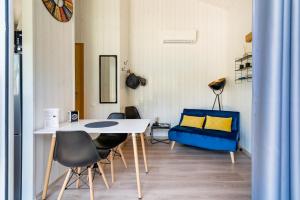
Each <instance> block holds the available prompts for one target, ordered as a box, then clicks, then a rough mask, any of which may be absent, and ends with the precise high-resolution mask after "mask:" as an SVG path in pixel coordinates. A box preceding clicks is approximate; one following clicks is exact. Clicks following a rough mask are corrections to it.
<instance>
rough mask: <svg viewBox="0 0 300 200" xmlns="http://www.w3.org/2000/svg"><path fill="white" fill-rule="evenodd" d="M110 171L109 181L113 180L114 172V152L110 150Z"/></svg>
mask: <svg viewBox="0 0 300 200" xmlns="http://www.w3.org/2000/svg"><path fill="white" fill-rule="evenodd" d="M110 173H111V182H112V183H114V182H115V172H114V152H113V151H111V152H110Z"/></svg>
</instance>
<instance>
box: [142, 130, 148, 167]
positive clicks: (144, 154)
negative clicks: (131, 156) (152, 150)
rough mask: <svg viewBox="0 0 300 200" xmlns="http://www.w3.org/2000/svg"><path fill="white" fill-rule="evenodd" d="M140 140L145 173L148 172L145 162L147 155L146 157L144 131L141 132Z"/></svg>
mask: <svg viewBox="0 0 300 200" xmlns="http://www.w3.org/2000/svg"><path fill="white" fill-rule="evenodd" d="M141 142H142V149H143V156H144V165H145V171H146V173H148V164H147V157H146V148H145V138H144V133H141Z"/></svg>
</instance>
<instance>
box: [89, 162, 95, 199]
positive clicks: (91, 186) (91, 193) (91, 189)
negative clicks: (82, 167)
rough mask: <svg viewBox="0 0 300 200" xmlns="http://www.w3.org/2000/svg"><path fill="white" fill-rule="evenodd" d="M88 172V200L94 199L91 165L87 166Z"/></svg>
mask: <svg viewBox="0 0 300 200" xmlns="http://www.w3.org/2000/svg"><path fill="white" fill-rule="evenodd" d="M88 174H89V186H90V200H94V186H93V176H92V167H89V168H88Z"/></svg>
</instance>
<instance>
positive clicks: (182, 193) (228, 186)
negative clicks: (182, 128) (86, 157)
mask: <svg viewBox="0 0 300 200" xmlns="http://www.w3.org/2000/svg"><path fill="white" fill-rule="evenodd" d="M138 149H139V162H140V172H141V185H142V191H143V200H202V199H203V200H249V199H251V160H250V158H248V157H247V156H246V155H245V154H243V153H241V152H238V153H237V154H236V163H235V164H232V163H231V160H230V155H229V153H224V152H214V151H206V150H203V149H199V148H193V147H188V146H184V145H180V144H176V145H175V148H174V150H173V151H171V150H170V147H169V145H166V144H161V143H158V144H154V145H150V144H147V143H146V149H147V156H148V167H149V174H146V173H144V171H145V169H144V165H143V157H142V152H141V145H140V144H139V146H138ZM123 153H124V156H125V157H126V160H127V165H128V169H125V167H124V165H123V163H122V160H121V158H117V159H116V160H115V162H114V165H115V179H116V180H115V183H114V184H112V183H111V182H109V185H110V189H109V190H107V189H106V188H105V185H104V183H103V181H102V178H101V177H100V176H99V175H96V176H95V180H94V190H95V199H101V200H132V199H137V190H136V182H135V169H134V159H133V151H132V144H131V141H128V142H127V144H126V145H125V146H124V147H123ZM104 171H105V172H106V176H107V179H108V180H111V177H110V166H109V165H105V166H104ZM62 181H63V180H59V181H58V182H57V183H56V184H55V185H52V186H51V187H50V188H49V193H48V195H49V198H48V199H49V200H54V199H56V198H57V196H58V193H59V189H60V187H61V185H62ZM38 199H39V198H38ZM63 199H65V200H76V199H89V190H88V189H77V190H76V189H72V190H66V191H65V193H64V196H63Z"/></svg>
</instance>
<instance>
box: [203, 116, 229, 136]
mask: <svg viewBox="0 0 300 200" xmlns="http://www.w3.org/2000/svg"><path fill="white" fill-rule="evenodd" d="M231 124H232V117H228V118H224V117H212V116H206V123H205V127H204V129H211V130H218V131H225V132H231Z"/></svg>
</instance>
